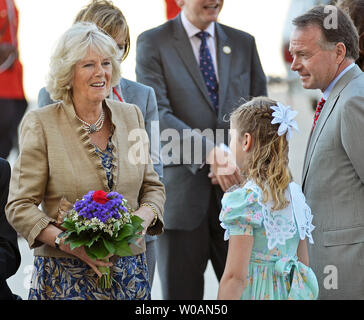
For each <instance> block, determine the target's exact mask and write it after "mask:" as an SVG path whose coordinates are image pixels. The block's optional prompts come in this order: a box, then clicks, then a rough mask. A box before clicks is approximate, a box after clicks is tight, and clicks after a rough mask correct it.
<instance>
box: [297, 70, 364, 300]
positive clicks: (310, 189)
mask: <svg viewBox="0 0 364 320" xmlns="http://www.w3.org/2000/svg"><path fill="white" fill-rule="evenodd" d="M363 136H364V73H363V72H362V71H361V70H360V69H359V68H358V67H357V66H355V67H354V68H352V69H351V70H349V71H348V72H347V73H346V74H345V75H344V76H343V77H342V78H341V79H340V80H339V81H338V82H337V84H336V85H335V87H334V88H333V90H332V92H331V94H330V96H329V98H328V100H327V101H326V103H325V105H324V107H323V109H322V112H321V114H320V117H319V118H318V121H317V123H316V127H315V129H314V130H313V132H312V133H311V136H310V138H309V142H308V146H307V150H306V155H305V161H304V169H303V176H302V181H303V191H304V193H305V196H306V199H307V203H308V204H309V206H310V207H311V210H312V213H313V215H314V220H313V224H314V225H315V226H316V229H315V230H314V231H313V239H314V241H315V244H313V245H312V246H310V247H309V253H310V264H311V265H312V268H313V270H314V271H315V273H316V275H317V278H318V282H319V286H320V297H319V298H321V299H326V298H331V299H336V298H339V299H347V298H349V299H364V273H363V268H364V206H363V201H364V161H363V159H364V148H363ZM332 266H334V267H335V268H336V270H337V272H338V274H337V278H336V280H337V281H338V282H337V283H338V288H337V289H331V290H330V289H329V288H330V285H329V282H330V277H331V276H335V272H336V271H335V269H334V268H332ZM333 270H334V271H333ZM331 271H332V272H331ZM334 283H335V282H334Z"/></svg>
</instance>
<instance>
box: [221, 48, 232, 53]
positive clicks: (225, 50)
mask: <svg viewBox="0 0 364 320" xmlns="http://www.w3.org/2000/svg"><path fill="white" fill-rule="evenodd" d="M222 51H224V53H225V54H230V53H231V48H230V47H229V46H224V47H223V48H222Z"/></svg>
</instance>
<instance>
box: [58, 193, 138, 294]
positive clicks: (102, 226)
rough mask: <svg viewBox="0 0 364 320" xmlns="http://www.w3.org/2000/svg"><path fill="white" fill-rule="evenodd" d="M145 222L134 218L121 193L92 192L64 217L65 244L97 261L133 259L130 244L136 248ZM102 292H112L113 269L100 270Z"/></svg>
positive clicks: (102, 268)
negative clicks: (111, 258)
mask: <svg viewBox="0 0 364 320" xmlns="http://www.w3.org/2000/svg"><path fill="white" fill-rule="evenodd" d="M142 222H143V219H141V218H139V217H138V216H135V215H132V210H131V209H129V208H128V205H127V200H126V199H125V198H124V197H123V196H122V195H121V194H119V193H117V192H109V193H106V192H104V191H102V190H97V191H89V192H88V193H87V194H86V195H84V196H83V198H82V199H81V200H78V201H76V202H75V204H74V206H73V208H72V209H71V210H69V211H68V212H67V214H66V215H65V216H64V219H63V223H62V224H61V227H62V228H63V229H65V230H66V232H67V238H66V240H65V244H67V243H69V244H70V248H71V249H72V250H73V249H75V248H78V247H81V246H84V248H85V251H86V253H87V255H88V256H89V257H90V258H92V259H94V260H96V259H103V260H104V261H108V257H110V256H112V255H117V256H119V257H124V256H130V255H132V251H131V249H130V246H129V245H130V244H131V243H133V244H135V245H137V244H136V242H135V241H136V240H137V239H138V238H140V237H141V235H140V233H141V231H142V230H143V226H142ZM99 270H100V271H101V273H102V277H101V278H100V279H99V284H100V286H101V288H106V289H110V288H111V282H112V276H111V274H110V268H108V267H99Z"/></svg>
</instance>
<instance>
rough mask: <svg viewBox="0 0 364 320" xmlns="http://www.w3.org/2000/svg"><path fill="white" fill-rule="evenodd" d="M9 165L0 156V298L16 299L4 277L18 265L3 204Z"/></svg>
mask: <svg viewBox="0 0 364 320" xmlns="http://www.w3.org/2000/svg"><path fill="white" fill-rule="evenodd" d="M10 170H11V169H10V165H9V163H8V162H7V161H6V160H5V159H2V158H0V300H14V299H15V300H16V299H19V297H18V296H16V295H14V294H13V293H12V292H11V290H10V288H9V286H8V285H7V283H6V279H8V278H10V277H11V276H12V275H14V274H15V273H16V271H17V270H18V268H19V266H20V260H21V258H20V252H19V248H18V237H17V233H16V232H15V230H14V229H13V228H12V227H11V226H10V224H9V222H8V220H7V219H6V216H5V204H6V202H7V200H8V193H9V181H10Z"/></svg>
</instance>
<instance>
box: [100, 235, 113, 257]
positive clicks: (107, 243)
mask: <svg viewBox="0 0 364 320" xmlns="http://www.w3.org/2000/svg"><path fill="white" fill-rule="evenodd" d="M102 241H103V242H104V246H105V248H106V249H107V250H108V251H109V253H111V254H114V253H115V246H114V243H113V242H111V241H109V240H107V239H105V238H102Z"/></svg>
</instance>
